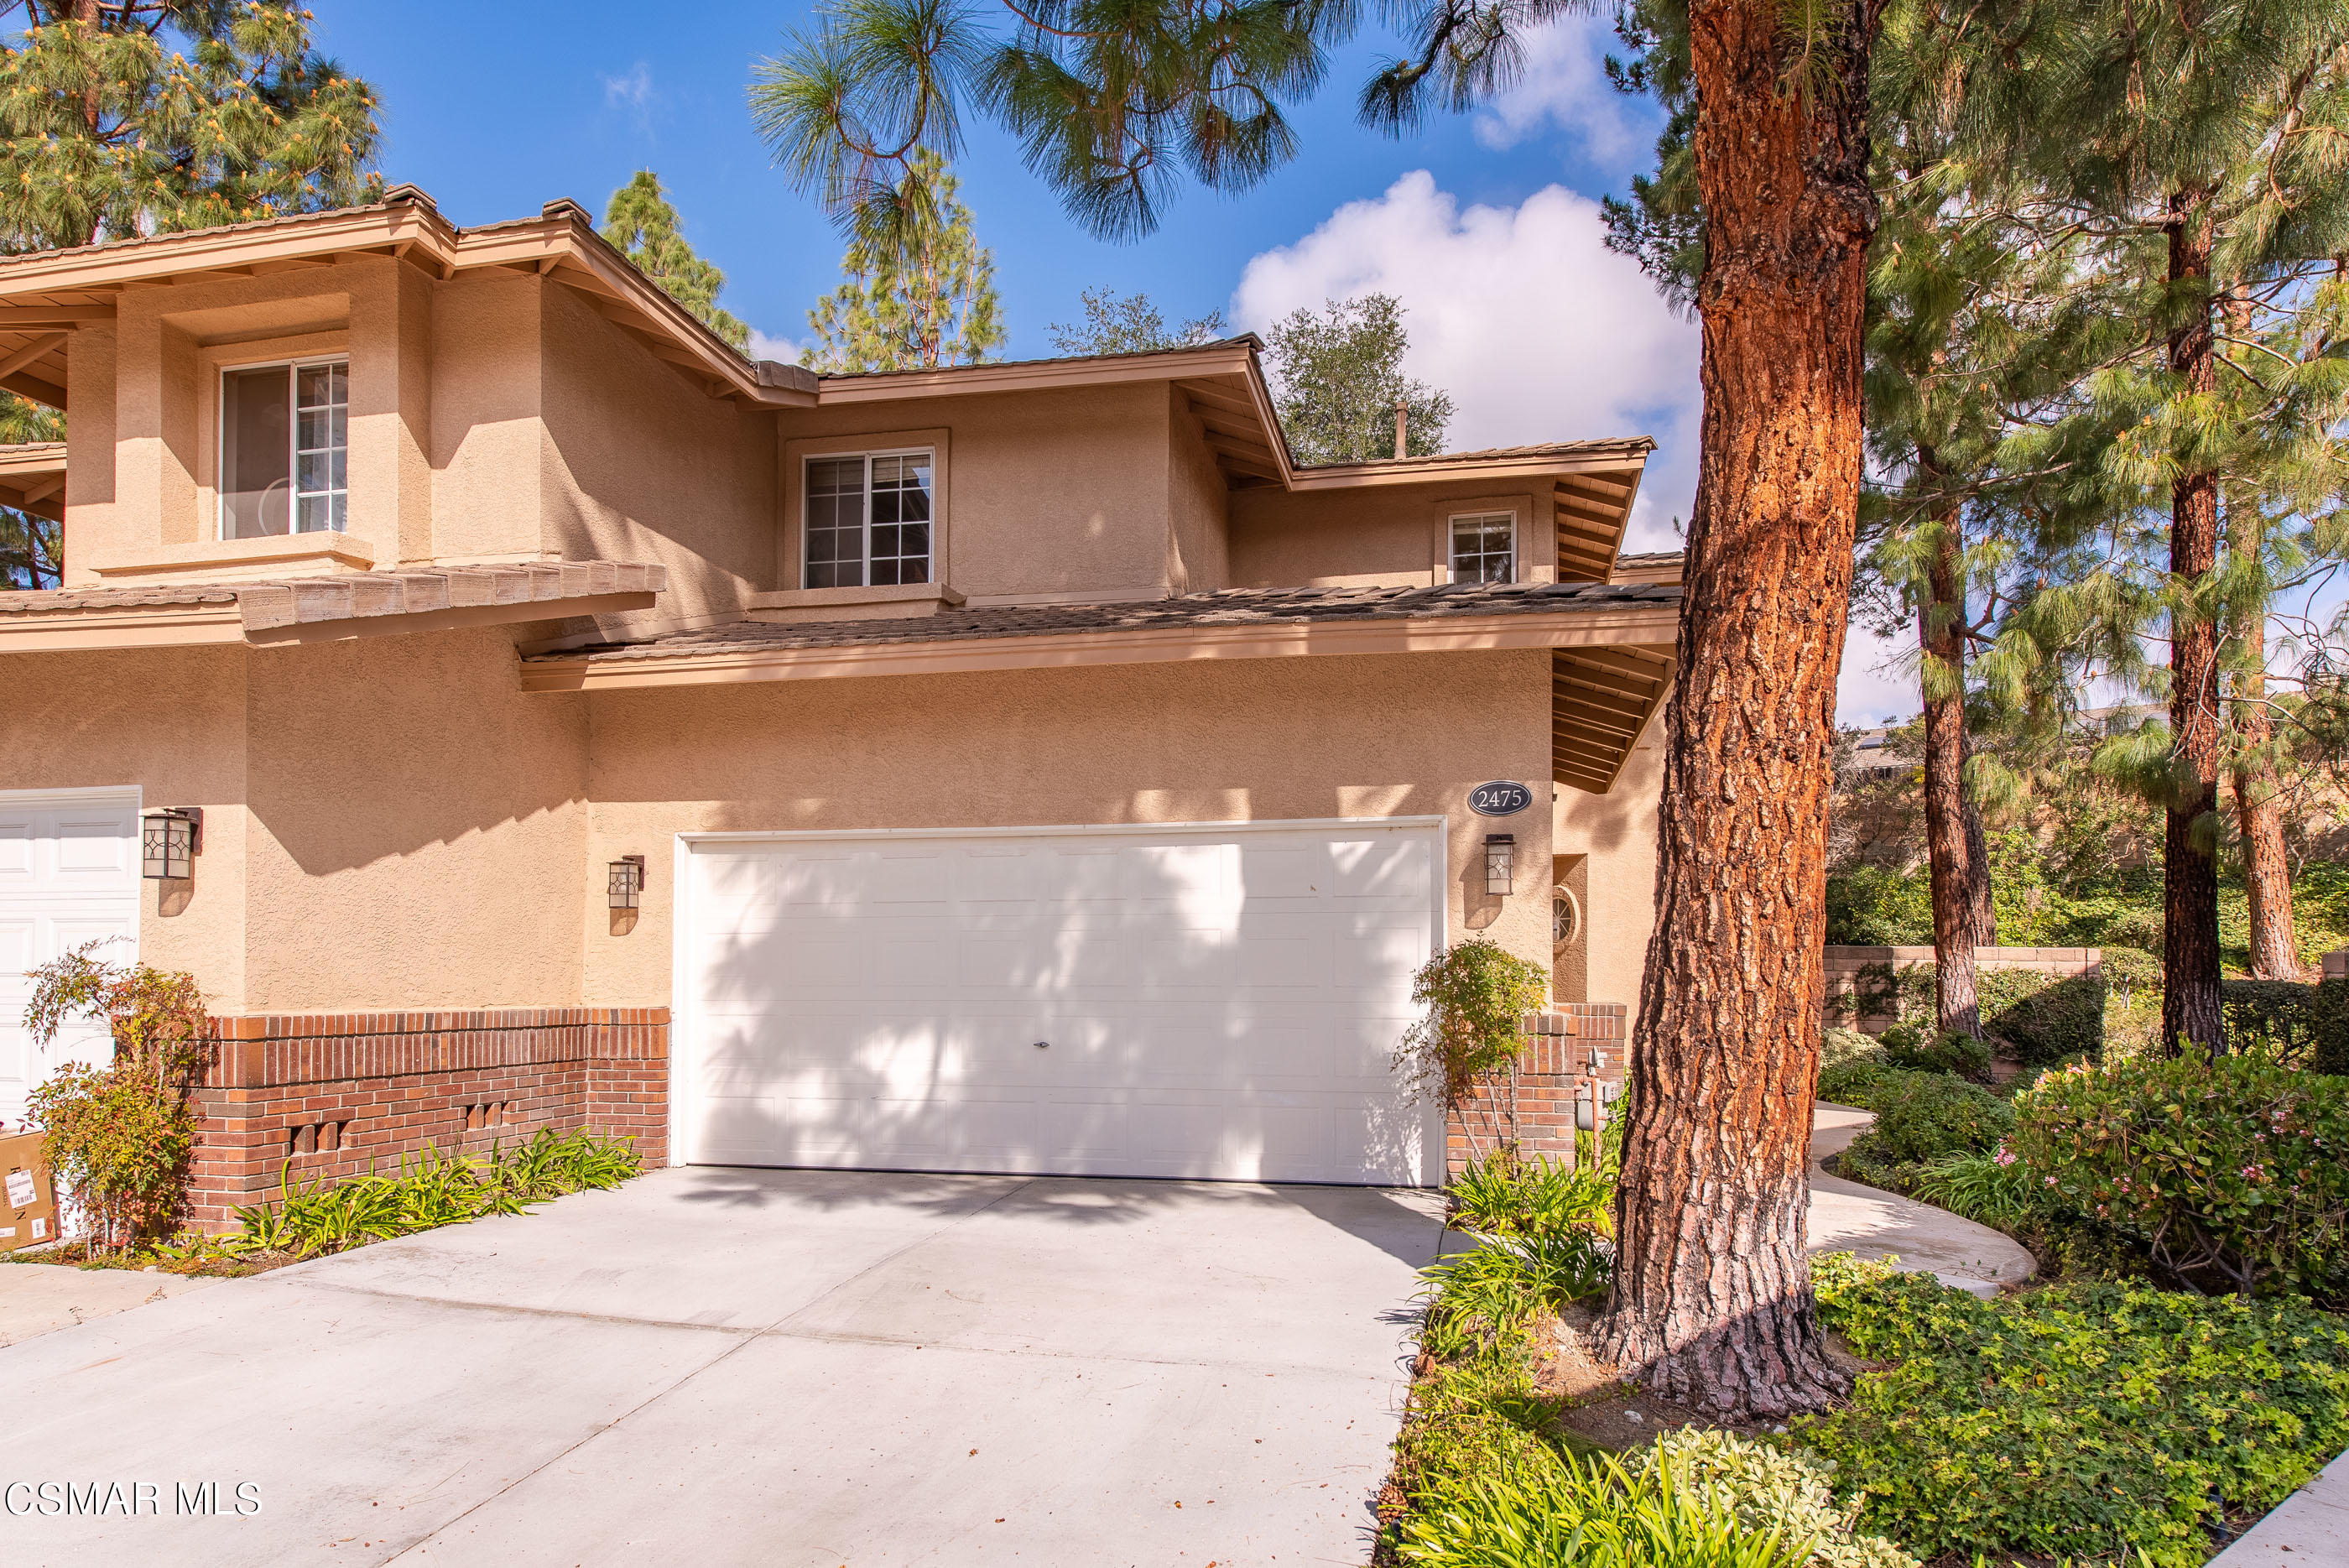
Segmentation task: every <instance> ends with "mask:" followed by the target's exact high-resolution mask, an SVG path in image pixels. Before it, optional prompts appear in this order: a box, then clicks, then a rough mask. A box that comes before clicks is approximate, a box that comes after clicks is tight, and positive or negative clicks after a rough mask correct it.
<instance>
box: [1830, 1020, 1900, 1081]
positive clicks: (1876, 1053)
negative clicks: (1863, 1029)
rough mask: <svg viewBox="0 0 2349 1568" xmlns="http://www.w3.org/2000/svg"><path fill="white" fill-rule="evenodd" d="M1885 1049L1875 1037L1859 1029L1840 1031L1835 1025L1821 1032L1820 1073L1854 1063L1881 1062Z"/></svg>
mask: <svg viewBox="0 0 2349 1568" xmlns="http://www.w3.org/2000/svg"><path fill="white" fill-rule="evenodd" d="M1883 1060H1884V1047H1883V1045H1882V1044H1880V1043H1878V1041H1877V1039H1876V1038H1875V1037H1874V1036H1873V1035H1868V1034H1863V1033H1860V1032H1859V1031H1858V1030H1857V1029H1838V1028H1837V1027H1836V1026H1835V1025H1833V1024H1829V1025H1828V1026H1827V1027H1826V1028H1825V1029H1822V1030H1820V1031H1819V1071H1821V1072H1822V1073H1824V1072H1826V1070H1827V1069H1828V1068H1830V1067H1842V1066H1847V1065H1849V1064H1852V1063H1854V1062H1881V1061H1883Z"/></svg>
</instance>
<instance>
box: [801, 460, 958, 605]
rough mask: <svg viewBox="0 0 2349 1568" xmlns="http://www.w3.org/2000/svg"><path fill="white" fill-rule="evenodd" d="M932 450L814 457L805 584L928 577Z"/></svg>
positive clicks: (877, 583)
mask: <svg viewBox="0 0 2349 1568" xmlns="http://www.w3.org/2000/svg"><path fill="white" fill-rule="evenodd" d="M932 499H933V497H932V493H931V488H930V455H929V453H927V452H908V453H900V454H895V455H891V456H885V457H861V456H860V457H824V458H811V459H810V460H809V461H808V465H807V512H806V517H807V526H806V540H807V543H806V548H805V551H804V556H805V561H804V565H803V567H802V587H811V588H854V587H864V586H865V585H867V584H868V583H869V584H871V585H872V586H874V587H894V586H895V585H897V584H901V583H926V582H928V581H929V580H930V543H931V535H930V527H931V522H932Z"/></svg>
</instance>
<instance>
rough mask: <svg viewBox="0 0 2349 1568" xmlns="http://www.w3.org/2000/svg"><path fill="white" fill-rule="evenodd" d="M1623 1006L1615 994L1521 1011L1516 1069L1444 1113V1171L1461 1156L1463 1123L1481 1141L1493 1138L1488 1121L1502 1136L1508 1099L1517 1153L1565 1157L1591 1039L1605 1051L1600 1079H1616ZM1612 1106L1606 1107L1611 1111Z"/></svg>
mask: <svg viewBox="0 0 2349 1568" xmlns="http://www.w3.org/2000/svg"><path fill="white" fill-rule="evenodd" d="M1629 1014H1630V1009H1629V1008H1627V1007H1626V1006H1625V1005H1624V1004H1623V1003H1621V1002H1560V1003H1558V1004H1557V1007H1556V1008H1554V1009H1553V1010H1551V1011H1550V1012H1529V1013H1527V1014H1526V1017H1525V1036H1526V1045H1525V1050H1524V1051H1523V1053H1521V1054H1519V1056H1518V1057H1517V1070H1516V1073H1515V1074H1513V1075H1510V1076H1509V1077H1508V1078H1507V1079H1506V1080H1504V1081H1503V1082H1500V1083H1497V1084H1490V1085H1484V1086H1483V1087H1481V1088H1479V1089H1478V1090H1477V1092H1476V1094H1475V1096H1473V1097H1472V1098H1471V1100H1470V1102H1469V1106H1468V1110H1467V1114H1466V1116H1462V1115H1461V1114H1460V1113H1457V1112H1455V1113H1454V1115H1453V1116H1452V1117H1451V1118H1450V1125H1449V1126H1448V1127H1447V1128H1446V1129H1445V1131H1446V1136H1445V1139H1444V1141H1445V1146H1446V1147H1445V1151H1444V1152H1445V1157H1446V1161H1447V1167H1448V1170H1447V1174H1450V1173H1456V1172H1457V1171H1458V1170H1459V1169H1460V1168H1461V1167H1462V1166H1464V1165H1465V1164H1466V1163H1467V1162H1468V1159H1469V1158H1470V1146H1469V1142H1468V1131H1469V1128H1470V1127H1474V1128H1475V1133H1476V1138H1477V1142H1478V1143H1479V1144H1480V1145H1486V1144H1489V1143H1490V1142H1491V1141H1492V1137H1493V1134H1492V1128H1493V1127H1495V1126H1498V1127H1500V1128H1501V1129H1502V1131H1503V1136H1505V1137H1506V1129H1507V1127H1508V1111H1509V1107H1510V1105H1511V1104H1512V1102H1513V1101H1514V1104H1515V1106H1516V1129H1517V1150H1518V1152H1519V1153H1521V1154H1524V1155H1526V1156H1529V1157H1530V1156H1534V1155H1547V1157H1548V1158H1552V1159H1563V1160H1570V1159H1572V1158H1574V1096H1575V1091H1576V1090H1577V1089H1578V1088H1579V1087H1580V1086H1581V1084H1582V1082H1583V1064H1584V1062H1585V1061H1586V1059H1587V1058H1588V1053H1589V1052H1590V1051H1591V1050H1592V1049H1593V1048H1594V1047H1595V1048H1596V1049H1598V1050H1599V1051H1601V1052H1603V1053H1605V1054H1606V1058H1607V1060H1606V1064H1605V1065H1604V1066H1603V1067H1601V1068H1600V1070H1599V1077H1600V1079H1601V1080H1603V1081H1605V1082H1607V1083H1610V1084H1620V1083H1621V1082H1622V1081H1623V1048H1624V1044H1625V1042H1626V1040H1627V1039H1628V1038H1629V1029H1628V1027H1627V1026H1628V1024H1629V1023H1630V1016H1629ZM1612 1110H1613V1107H1609V1111H1610V1114H1611V1113H1612ZM1464 1123H1465V1124H1466V1125H1463V1124H1464Z"/></svg>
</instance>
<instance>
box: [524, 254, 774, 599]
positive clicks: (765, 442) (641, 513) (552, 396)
mask: <svg viewBox="0 0 2349 1568" xmlns="http://www.w3.org/2000/svg"><path fill="white" fill-rule="evenodd" d="M540 291H541V292H540V302H541V303H540V307H541V311H542V316H541V321H542V325H541V327H540V332H539V343H540V348H541V350H542V353H543V371H542V375H543V381H542V385H543V396H544V400H545V409H544V419H545V425H546V439H545V444H544V446H543V450H542V453H541V459H540V462H541V465H542V466H541V471H540V472H541V478H540V481H539V483H540V489H541V504H542V506H543V522H542V528H543V538H542V541H541V545H542V548H543V549H544V550H546V551H547V552H548V553H550V554H551V555H553V556H557V557H560V558H564V559H568V560H601V561H648V562H657V563H658V564H660V565H662V566H667V568H668V570H669V579H668V580H669V587H668V591H667V593H665V594H663V595H662V596H661V602H660V604H659V605H658V606H657V607H655V608H652V609H649V610H642V611H637V612H635V613H633V614H630V615H624V616H615V617H609V618H605V619H604V621H603V622H602V623H601V629H602V631H603V633H604V634H605V636H616V635H617V636H645V635H648V634H651V633H653V632H656V631H659V630H666V629H670V628H676V627H680V626H687V627H692V626H709V625H711V624H713V623H715V622H717V621H720V620H733V619H736V618H739V617H740V614H741V611H742V608H743V606H744V602H745V601H746V599H747V598H748V597H749V596H750V595H751V594H753V593H757V592H760V591H761V590H763V589H766V588H771V587H776V586H778V585H777V584H776V583H775V582H774V581H773V580H772V579H773V574H774V564H775V545H774V540H775V522H776V482H777V477H778V476H777V469H776V449H775V416H774V415H773V414H772V413H771V412H768V411H766V410H746V409H743V408H741V407H740V405H738V404H735V403H732V402H729V401H726V400H721V399H718V398H712V397H710V396H709V395H708V393H707V392H705V391H704V390H703V389H701V388H699V387H698V386H696V385H694V384H693V383H691V382H688V380H687V379H685V377H684V376H683V375H682V374H680V373H679V372H678V370H677V369H675V368H674V367H672V366H670V365H667V364H666V363H664V362H663V361H661V360H660V359H657V358H654V356H653V355H652V354H651V353H649V352H648V351H647V349H646V348H644V347H643V345H642V344H640V343H638V342H637V341H636V339H635V338H633V337H630V336H629V335H628V334H626V333H625V332H623V331H621V330H620V329H619V328H618V327H615V326H613V325H612V324H611V323H610V322H608V321H605V319H604V318H603V317H600V316H597V315H596V314H595V312H594V311H592V310H590V309H588V308H587V306H585V305H584V304H582V303H581V302H580V300H579V298H578V296H576V295H574V294H573V293H572V292H571V291H570V290H569V289H567V288H563V287H560V286H549V285H540Z"/></svg>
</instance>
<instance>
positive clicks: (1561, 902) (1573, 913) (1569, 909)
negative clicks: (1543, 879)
mask: <svg viewBox="0 0 2349 1568" xmlns="http://www.w3.org/2000/svg"><path fill="white" fill-rule="evenodd" d="M1581 934H1582V904H1581V901H1580V900H1578V898H1575V896H1574V893H1573V890H1572V889H1570V888H1565V887H1563V886H1561V887H1557V888H1551V889H1550V890H1549V944H1550V946H1552V947H1554V948H1563V947H1570V946H1572V945H1573V943H1574V939H1575V938H1577V937H1578V936H1580V935H1581Z"/></svg>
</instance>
